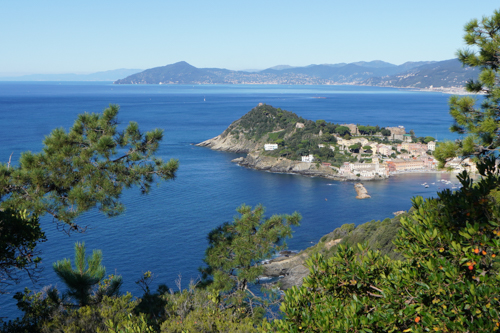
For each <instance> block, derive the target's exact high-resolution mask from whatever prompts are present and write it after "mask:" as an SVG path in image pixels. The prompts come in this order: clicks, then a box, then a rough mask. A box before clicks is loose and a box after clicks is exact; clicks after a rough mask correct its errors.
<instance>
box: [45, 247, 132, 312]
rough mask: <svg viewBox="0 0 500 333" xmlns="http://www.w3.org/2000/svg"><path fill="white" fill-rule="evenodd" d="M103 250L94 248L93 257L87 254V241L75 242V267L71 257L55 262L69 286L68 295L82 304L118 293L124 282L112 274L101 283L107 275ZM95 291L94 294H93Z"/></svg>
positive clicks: (57, 270) (96, 301)
mask: <svg viewBox="0 0 500 333" xmlns="http://www.w3.org/2000/svg"><path fill="white" fill-rule="evenodd" d="M101 263H102V252H101V251H100V250H94V251H93V252H92V256H91V257H87V256H86V254H85V243H78V242H77V243H75V269H73V267H72V265H71V260H70V259H64V260H61V261H58V262H56V263H54V265H53V268H54V271H55V272H56V274H57V276H58V277H59V278H60V279H61V280H62V281H63V282H64V284H65V285H66V286H67V287H68V292H67V294H68V296H69V297H71V298H73V299H75V300H76V301H77V303H78V305H80V306H86V305H89V304H91V303H99V302H100V301H101V300H102V298H103V297H104V296H113V295H117V294H118V292H119V289H120V286H121V284H122V277H121V276H117V275H114V276H111V277H110V278H109V279H108V280H106V281H104V283H101V282H102V281H103V279H104V276H105V275H106V269H105V268H104V266H102V264H101ZM92 291H94V294H92Z"/></svg>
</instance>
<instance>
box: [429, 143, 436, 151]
mask: <svg viewBox="0 0 500 333" xmlns="http://www.w3.org/2000/svg"><path fill="white" fill-rule="evenodd" d="M427 150H430V151H435V150H436V142H434V141H429V142H428V143H427Z"/></svg>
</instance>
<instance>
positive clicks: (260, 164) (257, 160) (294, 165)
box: [231, 152, 347, 180]
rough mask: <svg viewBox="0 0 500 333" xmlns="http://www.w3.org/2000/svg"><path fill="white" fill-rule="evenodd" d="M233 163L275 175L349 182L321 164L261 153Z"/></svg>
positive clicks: (252, 153)
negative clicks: (286, 174) (281, 174)
mask: <svg viewBox="0 0 500 333" xmlns="http://www.w3.org/2000/svg"><path fill="white" fill-rule="evenodd" d="M231 162H234V163H237V164H238V165H240V166H243V167H247V168H252V169H256V170H262V171H269V172H274V173H292V174H299V175H303V176H310V177H324V178H328V179H333V180H347V179H346V178H345V177H341V176H339V175H338V174H337V172H336V171H335V170H334V169H332V168H331V167H329V166H324V165H321V164H319V163H308V162H300V161H292V160H289V159H286V158H283V157H279V158H276V157H272V156H265V155H262V154H260V153H259V152H250V153H248V154H247V156H246V157H239V158H235V159H234V160H232V161H231Z"/></svg>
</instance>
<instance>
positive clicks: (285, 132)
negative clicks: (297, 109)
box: [222, 104, 390, 166]
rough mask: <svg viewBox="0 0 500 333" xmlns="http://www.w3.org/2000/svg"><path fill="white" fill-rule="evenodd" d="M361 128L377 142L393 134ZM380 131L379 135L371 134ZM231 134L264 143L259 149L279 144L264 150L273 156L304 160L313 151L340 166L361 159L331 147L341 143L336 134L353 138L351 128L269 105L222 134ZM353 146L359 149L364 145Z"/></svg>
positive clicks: (316, 157)
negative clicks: (338, 142) (272, 148)
mask: <svg viewBox="0 0 500 333" xmlns="http://www.w3.org/2000/svg"><path fill="white" fill-rule="evenodd" d="M297 124H299V126H300V127H299V126H297ZM302 125H303V127H302ZM358 130H359V131H360V134H364V135H367V136H366V138H368V139H370V140H371V141H376V142H388V141H387V139H386V137H385V136H384V135H386V136H388V135H390V131H388V130H386V129H385V128H380V127H379V126H369V125H367V126H358ZM376 133H378V134H379V136H369V135H374V134H376ZM228 135H232V136H233V137H234V138H236V139H239V138H243V137H244V138H245V139H246V140H251V141H254V142H257V143H259V144H260V147H259V149H263V144H264V143H276V144H277V145H278V149H276V150H272V151H263V153H264V154H266V155H269V156H274V157H286V158H288V159H291V160H299V161H300V160H301V157H302V156H307V155H309V154H312V155H314V157H315V160H316V161H317V162H328V163H331V164H332V165H336V166H340V165H341V164H342V163H343V162H349V161H350V162H353V161H357V159H356V157H353V156H352V155H351V153H350V152H340V151H339V150H338V149H336V150H335V151H334V150H333V149H331V148H330V146H334V145H335V144H336V143H337V139H336V136H343V137H344V138H350V137H351V132H350V130H349V128H348V127H346V126H342V125H339V124H334V123H330V122H327V121H325V120H321V119H320V120H317V121H312V120H306V119H304V118H302V117H299V116H298V115H296V114H295V113H293V112H290V111H286V110H282V109H280V108H274V107H272V106H270V105H266V104H263V105H259V106H257V107H255V108H253V109H252V110H251V111H250V112H248V113H247V114H245V115H244V116H243V117H241V118H240V119H238V120H237V121H235V122H233V123H232V124H231V125H230V126H229V127H228V128H227V129H226V130H225V131H224V132H223V133H222V137H226V136H228ZM320 145H323V146H324V147H320ZM353 148H354V149H358V150H359V149H360V148H362V147H361V146H360V147H353Z"/></svg>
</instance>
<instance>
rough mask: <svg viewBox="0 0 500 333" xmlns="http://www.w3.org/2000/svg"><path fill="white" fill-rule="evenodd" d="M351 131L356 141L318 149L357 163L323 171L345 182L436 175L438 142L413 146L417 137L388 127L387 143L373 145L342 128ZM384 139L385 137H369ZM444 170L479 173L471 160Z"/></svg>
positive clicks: (351, 127)
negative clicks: (335, 173) (415, 173)
mask: <svg viewBox="0 0 500 333" xmlns="http://www.w3.org/2000/svg"><path fill="white" fill-rule="evenodd" d="M295 126H296V128H297V129H300V128H303V127H304V124H303V123H297V124H296V125H295ZM341 126H345V127H348V128H349V131H350V133H352V135H353V137H352V138H350V139H345V138H343V137H341V136H340V135H338V134H334V136H335V138H336V144H318V148H325V147H326V148H329V149H331V150H332V151H334V152H335V151H336V152H338V153H341V154H349V155H351V156H356V157H357V159H358V162H354V163H352V162H344V163H343V165H341V166H340V167H336V166H332V164H331V163H327V162H322V163H321V165H322V166H324V167H330V168H332V169H333V170H335V171H336V172H337V173H338V175H339V176H341V177H345V178H346V179H375V178H387V177H389V176H390V175H391V174H397V173H404V172H419V171H420V172H421V171H424V172H425V171H436V170H437V166H438V161H437V160H436V159H435V158H434V156H432V154H433V152H434V151H435V149H436V141H434V140H432V141H429V142H427V143H422V142H414V141H415V136H414V135H412V134H408V133H407V132H406V130H405V128H404V126H398V127H386V128H385V129H386V130H388V131H390V132H391V134H390V136H389V137H387V139H388V140H387V141H388V142H387V143H379V142H375V141H370V140H369V139H368V138H365V137H363V135H361V134H360V132H359V130H358V126H357V125H355V124H341ZM374 136H375V137H376V136H378V137H383V136H382V134H380V133H379V134H375V135H371V136H370V137H374ZM432 139H433V138H432ZM275 149H278V145H277V144H275V143H274V144H272V143H268V144H265V145H264V150H265V151H272V150H275ZM302 162H304V163H318V161H317V160H316V158H315V156H314V155H313V154H309V155H306V156H302ZM445 169H447V170H450V171H455V172H460V171H463V170H467V171H468V172H472V173H476V172H477V168H476V165H475V163H474V162H473V161H472V160H471V159H470V158H466V159H461V158H455V159H453V160H451V161H449V162H447V163H446V165H445Z"/></svg>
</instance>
